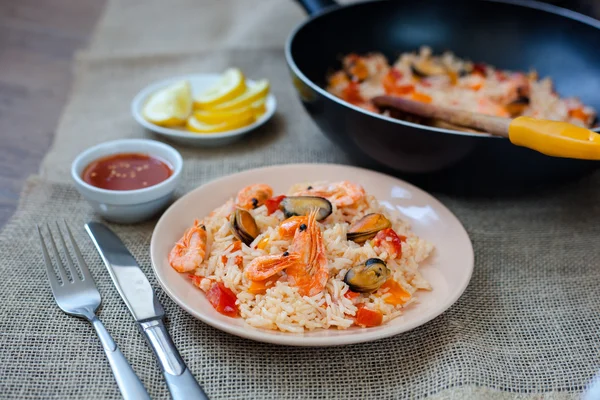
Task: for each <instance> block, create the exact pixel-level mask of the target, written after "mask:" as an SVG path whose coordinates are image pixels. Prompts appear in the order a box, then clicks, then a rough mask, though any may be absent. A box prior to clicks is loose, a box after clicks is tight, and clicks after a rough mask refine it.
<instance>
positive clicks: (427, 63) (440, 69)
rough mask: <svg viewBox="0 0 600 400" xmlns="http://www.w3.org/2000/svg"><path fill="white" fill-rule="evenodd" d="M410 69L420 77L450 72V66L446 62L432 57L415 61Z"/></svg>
mask: <svg viewBox="0 0 600 400" xmlns="http://www.w3.org/2000/svg"><path fill="white" fill-rule="evenodd" d="M410 69H411V71H412V73H413V74H414V75H416V76H418V77H420V78H427V77H428V76H438V75H447V74H448V68H447V67H446V66H445V65H444V64H441V63H439V62H436V61H433V60H431V59H425V60H420V61H418V62H415V63H413V64H411V66H410Z"/></svg>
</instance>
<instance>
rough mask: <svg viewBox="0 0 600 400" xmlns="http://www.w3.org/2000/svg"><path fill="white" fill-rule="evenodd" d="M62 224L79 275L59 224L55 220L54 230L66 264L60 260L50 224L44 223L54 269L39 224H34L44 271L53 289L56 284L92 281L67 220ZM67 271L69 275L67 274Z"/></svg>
mask: <svg viewBox="0 0 600 400" xmlns="http://www.w3.org/2000/svg"><path fill="white" fill-rule="evenodd" d="M64 226H65V229H66V235H67V236H68V238H69V242H70V244H71V248H72V249H73V254H75V258H76V259H77V264H78V266H79V270H80V271H81V275H80V274H79V273H78V272H77V269H76V267H75V263H74V262H73V258H72V257H71V253H70V252H69V247H68V246H67V243H66V241H65V238H64V236H63V233H62V232H61V228H60V225H59V224H58V222H56V231H57V232H58V238H59V242H60V245H61V247H62V253H63V254H64V259H65V260H66V262H67V266H66V267H65V264H64V263H63V261H62V258H61V256H60V253H59V250H58V248H57V246H56V242H55V240H54V236H53V234H52V230H51V229H50V225H49V224H46V230H47V231H48V235H47V236H48V240H47V242H49V243H50V247H51V248H52V253H53V255H54V260H55V264H56V269H55V268H54V267H53V263H52V258H51V257H50V254H49V253H48V247H47V246H46V241H45V240H44V236H43V235H42V230H41V229H40V226H39V225H36V227H37V231H38V234H39V237H40V242H41V246H42V252H43V254H44V261H45V262H46V272H47V273H48V279H49V280H50V285H51V286H52V288H53V289H54V288H55V287H57V286H62V285H65V284H67V283H77V282H84V281H90V282H91V283H93V278H92V275H91V274H90V271H89V270H88V268H87V265H86V263H85V261H84V260H83V256H82V255H81V251H80V250H79V247H78V246H77V243H76V242H75V239H74V238H73V234H72V233H71V229H69V226H68V225H67V222H66V221H64ZM56 271H58V276H59V277H60V281H59V280H58V279H57V274H56ZM67 271H68V274H69V276H70V279H69V276H67Z"/></svg>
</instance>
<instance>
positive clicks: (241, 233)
mask: <svg viewBox="0 0 600 400" xmlns="http://www.w3.org/2000/svg"><path fill="white" fill-rule="evenodd" d="M231 231H232V232H233V235H234V236H235V237H236V238H238V239H239V240H241V241H242V242H243V243H245V244H246V245H250V243H252V241H253V240H254V239H256V237H257V236H258V235H259V234H260V231H259V230H258V226H256V221H254V217H252V214H250V213H249V212H248V211H246V210H244V209H241V208H236V209H235V212H234V213H233V216H232V217H231Z"/></svg>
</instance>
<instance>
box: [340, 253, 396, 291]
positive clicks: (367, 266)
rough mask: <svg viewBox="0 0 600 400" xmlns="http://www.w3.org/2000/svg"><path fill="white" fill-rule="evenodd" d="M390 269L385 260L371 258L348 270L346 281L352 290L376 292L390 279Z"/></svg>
mask: <svg viewBox="0 0 600 400" xmlns="http://www.w3.org/2000/svg"><path fill="white" fill-rule="evenodd" d="M389 275H390V270H389V269H388V267H387V265H385V262H384V261H383V260H380V259H379V258H369V259H368V260H367V261H365V262H364V263H362V264H360V265H357V266H355V267H352V268H350V269H349V270H348V272H346V276H345V277H344V282H346V284H347V285H348V286H349V287H350V290H352V291H354V292H360V293H368V292H374V291H375V290H377V289H379V287H380V286H381V285H383V284H384V283H385V281H387V280H388V277H389Z"/></svg>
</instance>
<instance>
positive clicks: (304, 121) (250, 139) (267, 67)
mask: <svg viewBox="0 0 600 400" xmlns="http://www.w3.org/2000/svg"><path fill="white" fill-rule="evenodd" d="M229 66H238V67H240V68H242V69H243V71H244V72H245V73H246V75H247V76H248V77H251V78H262V77H268V78H269V80H270V82H271V91H272V93H273V94H274V95H275V97H276V98H277V103H278V104H277V112H276V114H275V116H274V117H273V119H272V120H271V121H269V123H267V124H266V125H265V126H263V127H261V128H260V129H258V130H256V131H254V132H252V133H251V134H249V135H248V136H246V137H244V138H243V139H242V140H241V141H239V142H236V143H234V144H232V145H229V146H226V147H216V148H190V147H185V146H176V147H177V149H178V150H179V151H181V153H182V155H183V156H184V158H185V160H186V162H185V170H184V175H185V176H184V181H186V182H191V183H193V184H198V183H199V182H205V181H206V180H205V179H209V178H211V179H212V178H215V177H217V176H222V175H224V174H227V173H231V172H234V171H240V170H243V169H247V168H251V167H257V166H262V165H270V164H277V163H292V162H315V161H319V160H321V161H328V162H338V163H348V162H349V161H348V159H347V157H346V156H345V155H344V154H343V153H342V152H341V151H340V150H338V149H337V148H336V147H335V146H334V145H333V144H332V143H331V142H330V141H329V140H327V139H326V138H325V137H324V136H323V135H322V134H321V133H320V132H319V130H318V129H317V126H316V125H315V124H314V122H313V121H312V120H311V119H310V118H309V117H308V116H307V114H306V112H305V111H304V109H303V108H302V105H301V104H300V101H299V99H298V97H297V95H296V93H295V89H294V88H293V86H292V84H291V81H290V79H289V74H288V69H287V66H286V63H285V58H284V56H283V52H282V50H281V49H261V50H218V51H212V50H211V51H203V52H198V53H196V54H179V55H162V56H144V57H134V58H111V59H107V60H100V59H87V58H83V59H80V60H79V62H78V64H77V72H78V75H77V79H76V82H75V89H74V91H73V93H72V97H71V101H70V102H69V104H68V105H67V107H66V109H65V112H64V115H63V117H62V119H61V122H60V124H59V128H58V130H57V133H56V138H55V141H54V144H53V146H52V148H51V149H50V151H49V153H48V154H47V156H46V158H45V160H44V162H43V163H42V167H41V175H42V176H43V177H45V178H47V179H52V180H54V181H65V182H66V181H70V179H71V178H70V175H69V168H70V165H71V162H72V161H73V159H74V158H75V157H76V156H77V154H78V153H80V152H81V151H83V150H84V149H86V148H88V147H89V146H92V145H94V144H97V143H100V142H104V141H107V140H112V139H120V138H127V137H148V138H153V139H159V140H161V139H162V137H160V136H157V135H155V134H153V133H151V132H150V131H147V130H144V129H143V128H141V127H140V126H139V125H138V124H137V123H136V122H135V121H134V119H133V118H132V116H131V112H130V104H131V100H132V99H133V97H134V96H135V95H136V93H137V92H138V91H140V90H141V89H142V88H144V87H145V86H146V85H148V84H149V83H151V82H153V81H156V80H159V79H165V78H168V77H171V76H176V75H185V74H190V73H199V72H215V71H221V70H223V69H225V68H227V67H229ZM198 178H201V180H200V181H198Z"/></svg>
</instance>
